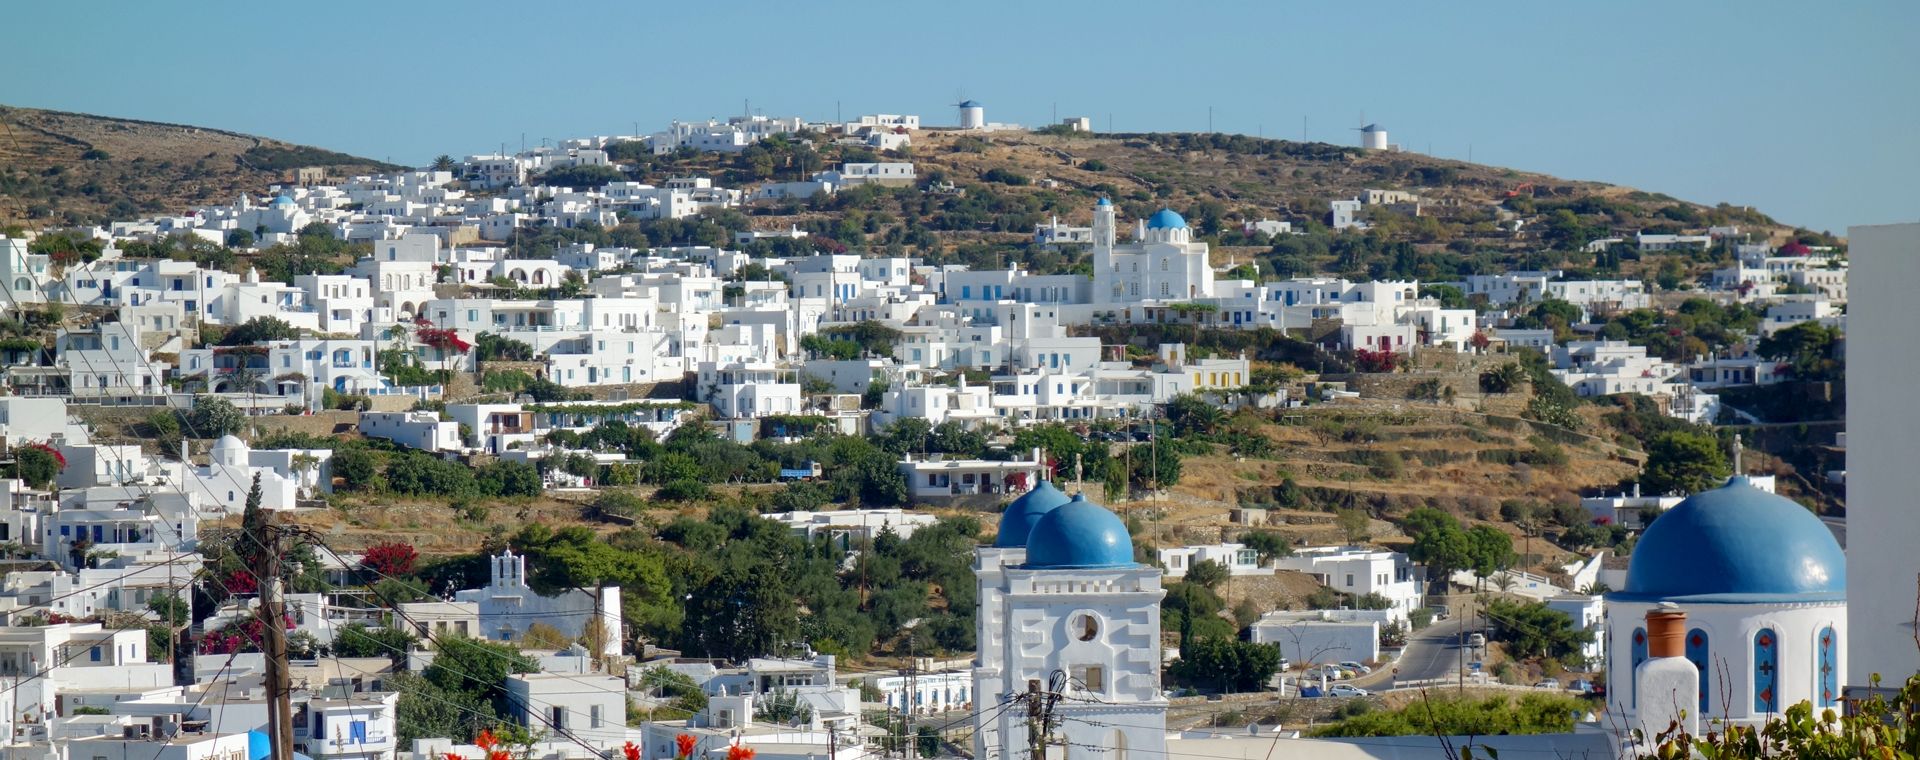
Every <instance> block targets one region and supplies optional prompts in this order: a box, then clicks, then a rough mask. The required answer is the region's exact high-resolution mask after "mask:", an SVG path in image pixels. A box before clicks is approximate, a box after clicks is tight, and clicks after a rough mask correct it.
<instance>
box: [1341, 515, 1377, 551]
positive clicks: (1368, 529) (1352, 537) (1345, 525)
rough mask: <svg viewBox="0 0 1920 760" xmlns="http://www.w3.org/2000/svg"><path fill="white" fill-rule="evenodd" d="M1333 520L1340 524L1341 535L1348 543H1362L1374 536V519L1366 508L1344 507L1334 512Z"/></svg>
mask: <svg viewBox="0 0 1920 760" xmlns="http://www.w3.org/2000/svg"><path fill="white" fill-rule="evenodd" d="M1333 521H1334V523H1335V524H1338V525H1339V526H1340V533H1341V535H1343V536H1345V537H1346V539H1347V543H1350V544H1361V543H1365V542H1366V541H1367V539H1369V538H1372V537H1373V533H1372V531H1373V521H1372V519H1371V518H1369V517H1367V513H1366V511H1365V510H1360V509H1342V510H1340V511H1338V512H1335V513H1334V514H1333Z"/></svg>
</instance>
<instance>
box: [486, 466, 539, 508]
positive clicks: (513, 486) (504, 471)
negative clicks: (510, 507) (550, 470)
mask: <svg viewBox="0 0 1920 760" xmlns="http://www.w3.org/2000/svg"><path fill="white" fill-rule="evenodd" d="M474 480H475V481H476V482H477V483H478V485H479V487H480V493H481V494H483V495H486V496H501V497H506V498H516V497H520V498H530V497H534V496H539V495H540V494H541V493H542V492H543V491H544V490H545V489H544V487H543V485H542V484H541V481H540V471H539V470H538V469H536V468H535V467H534V466H533V465H531V464H528V463H526V462H514V461H509V460H504V459H503V460H499V461H495V462H489V463H487V464H486V465H483V466H481V467H480V469H478V470H476V471H474Z"/></svg>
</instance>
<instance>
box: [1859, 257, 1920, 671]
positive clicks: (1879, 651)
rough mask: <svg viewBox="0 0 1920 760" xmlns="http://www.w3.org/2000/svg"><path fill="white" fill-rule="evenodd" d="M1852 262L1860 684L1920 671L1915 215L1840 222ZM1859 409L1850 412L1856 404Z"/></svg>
mask: <svg viewBox="0 0 1920 760" xmlns="http://www.w3.org/2000/svg"><path fill="white" fill-rule="evenodd" d="M1847 238H1848V240H1849V242H1851V243H1852V250H1851V253H1852V257H1853V261H1854V264H1855V266H1857V267H1858V268H1859V269H1860V277H1859V280H1860V290H1859V292H1857V293H1855V294H1854V295H1857V296H1858V298H1855V299H1853V302H1852V305H1851V307H1850V314H1849V316H1850V317H1852V319H1850V320H1849V322H1850V324H1849V325H1848V331H1849V335H1848V339H1847V357H1846V359H1847V407H1848V409H1847V433H1846V444H1845V445H1846V450H1847V463H1846V482H1847V496H1848V499H1847V502H1848V504H1849V505H1850V506H1851V508H1850V509H1849V510H1848V511H1847V528H1848V530H1847V560H1848V565H1849V566H1848V567H1847V572H1846V583H1845V584H1844V585H1845V589H1846V593H1847V598H1848V600H1849V601H1850V602H1851V604H1850V606H1849V608H1848V621H1847V629H1848V631H1849V632H1848V633H1847V635H1846V636H1845V637H1844V641H1845V643H1846V651H1847V652H1848V657H1847V667H1846V669H1845V673H1846V680H1845V684H1846V686H1847V688H1849V689H1865V688H1866V687H1867V686H1868V681H1869V678H1870V677H1871V676H1873V675H1874V674H1881V675H1882V676H1884V677H1886V680H1885V681H1883V682H1882V684H1881V686H1882V687H1894V688H1898V686H1899V684H1900V682H1901V681H1900V679H1901V678H1903V677H1904V676H1905V675H1906V674H1911V673H1915V672H1920V650H1916V649H1915V648H1914V646H1913V634H1914V629H1913V595H1914V588H1913V578H1914V577H1915V575H1916V574H1920V552H1915V551H1913V547H1915V546H1920V519H1916V517H1915V513H1914V511H1913V510H1912V509H1910V508H1908V506H1907V505H1908V504H1909V503H1910V499H1911V496H1912V495H1913V494H1915V493H1920V468H1915V467H1914V462H1913V452H1915V451H1920V405H1915V404H1914V403H1913V400H1912V399H1913V381H1912V378H1914V377H1916V376H1920V331H1916V330H1914V329H1913V319H1912V316H1911V314H1912V306H1911V304H1912V302H1913V293H1914V292H1915V291H1916V289H1920V224H1896V225H1885V226H1873V227H1854V228H1852V229H1849V230H1848V231H1847ZM1856 412H1857V413H1856Z"/></svg>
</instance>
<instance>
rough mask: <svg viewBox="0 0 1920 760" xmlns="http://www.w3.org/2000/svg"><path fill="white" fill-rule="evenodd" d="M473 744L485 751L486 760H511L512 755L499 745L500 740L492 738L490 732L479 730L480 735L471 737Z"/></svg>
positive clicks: (491, 732)
mask: <svg viewBox="0 0 1920 760" xmlns="http://www.w3.org/2000/svg"><path fill="white" fill-rule="evenodd" d="M473 743H474V745H476V746H478V747H479V748H481V749H483V750H486V751H487V760H513V753H512V752H510V751H508V750H507V747H506V745H505V744H502V743H500V740H499V739H497V738H495V737H494V735H493V731H491V730H488V729H484V728H483V729H480V735H479V736H476V737H473Z"/></svg>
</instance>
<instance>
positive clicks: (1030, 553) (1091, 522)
mask: <svg viewBox="0 0 1920 760" xmlns="http://www.w3.org/2000/svg"><path fill="white" fill-rule="evenodd" d="M1133 566H1134V562H1133V536H1132V535H1131V534H1129V533H1128V532H1127V524H1126V523H1124V522H1121V520H1120V516H1119V515H1116V514H1114V513H1112V512H1110V511H1108V510H1107V508H1106V507H1103V506H1100V505H1098V504H1095V503H1093V502H1091V501H1087V496H1086V494H1074V496H1073V500H1072V501H1069V502H1067V503H1066V504H1063V505H1061V506H1059V507H1057V508H1055V509H1054V510H1052V511H1050V512H1048V513H1047V514H1046V516H1044V517H1041V518H1040V522H1039V523H1037V524H1035V525H1034V526H1033V532H1032V533H1029V534H1027V564H1026V567H1028V568H1032V569H1055V570H1096V569H1106V568H1125V567H1133Z"/></svg>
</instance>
